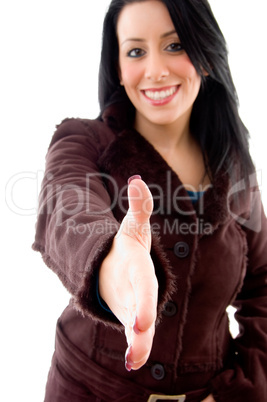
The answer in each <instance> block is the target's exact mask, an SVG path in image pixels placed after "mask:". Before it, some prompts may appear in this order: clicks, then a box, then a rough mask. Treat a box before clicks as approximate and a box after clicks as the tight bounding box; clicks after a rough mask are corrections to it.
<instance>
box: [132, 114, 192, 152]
mask: <svg viewBox="0 0 267 402" xmlns="http://www.w3.org/2000/svg"><path fill="white" fill-rule="evenodd" d="M134 127H135V129H136V130H137V131H138V132H139V133H140V134H141V135H142V136H143V137H144V138H145V139H146V140H147V141H148V142H150V144H152V145H153V146H154V148H155V149H157V150H158V151H159V152H164V153H165V152H167V153H172V152H173V151H175V150H177V149H179V148H184V146H185V144H188V142H190V139H191V137H192V136H191V134H190V128H189V120H188V117H187V116H185V117H184V118H183V117H181V118H180V119H179V121H176V122H174V123H172V124H168V125H161V124H154V123H152V122H150V121H149V120H146V119H143V118H142V117H141V118H140V115H139V114H137V115H136V118H135V124H134Z"/></svg>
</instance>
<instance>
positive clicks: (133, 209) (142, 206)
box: [116, 175, 153, 252]
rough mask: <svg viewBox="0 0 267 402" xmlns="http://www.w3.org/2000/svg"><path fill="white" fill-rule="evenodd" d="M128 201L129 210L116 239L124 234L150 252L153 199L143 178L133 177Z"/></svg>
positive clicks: (130, 181)
mask: <svg viewBox="0 0 267 402" xmlns="http://www.w3.org/2000/svg"><path fill="white" fill-rule="evenodd" d="M128 201H129V209H128V212H127V214H126V215H125V217H124V219H123V221H122V223H121V226H120V230H119V232H118V233H117V235H116V237H119V236H120V234H122V233H123V234H126V235H127V236H130V237H132V238H134V239H135V240H137V241H138V242H139V243H140V244H142V245H143V246H144V247H145V249H146V250H147V251H148V252H150V247H151V229H150V223H149V218H150V216H151V214H152V211H153V198H152V195H151V192H150V190H149V188H148V187H147V185H146V183H145V182H144V181H143V180H142V179H141V176H137V175H136V176H132V177H130V179H129V180H128Z"/></svg>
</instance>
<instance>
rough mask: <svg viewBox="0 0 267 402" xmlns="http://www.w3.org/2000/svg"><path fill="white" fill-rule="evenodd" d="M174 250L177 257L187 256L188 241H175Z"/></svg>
mask: <svg viewBox="0 0 267 402" xmlns="http://www.w3.org/2000/svg"><path fill="white" fill-rule="evenodd" d="M173 251H174V254H175V255H176V257H179V258H185V257H187V256H188V254H189V246H188V244H187V243H185V242H183V241H179V242H178V243H175V245H174V249H173Z"/></svg>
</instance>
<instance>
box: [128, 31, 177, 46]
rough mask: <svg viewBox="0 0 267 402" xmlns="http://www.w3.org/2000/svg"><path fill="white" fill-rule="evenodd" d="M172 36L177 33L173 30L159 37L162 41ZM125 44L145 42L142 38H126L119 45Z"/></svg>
mask: <svg viewBox="0 0 267 402" xmlns="http://www.w3.org/2000/svg"><path fill="white" fill-rule="evenodd" d="M173 34H176V35H177V32H176V30H175V29H173V30H172V31H169V32H165V33H164V34H162V35H161V36H160V38H161V39H163V38H166V37H168V36H170V35H173ZM177 36H178V35H177ZM125 42H145V39H142V38H127V39H125V40H124V41H123V42H122V43H121V45H123V44H124V43H125Z"/></svg>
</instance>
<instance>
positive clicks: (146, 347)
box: [126, 327, 155, 370]
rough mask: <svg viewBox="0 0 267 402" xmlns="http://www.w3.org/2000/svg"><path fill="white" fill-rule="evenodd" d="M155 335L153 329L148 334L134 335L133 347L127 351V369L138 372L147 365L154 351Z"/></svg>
mask: <svg viewBox="0 0 267 402" xmlns="http://www.w3.org/2000/svg"><path fill="white" fill-rule="evenodd" d="M154 333H155V329H154V327H151V328H149V330H148V331H146V332H142V333H140V334H139V335H137V334H134V335H133V337H132V343H131V346H130V348H128V349H127V355H126V363H127V366H126V368H127V369H128V370H129V369H133V370H138V369H139V368H140V367H142V366H143V365H144V364H145V363H146V361H147V359H148V357H149V355H150V352H151V349H152V344H153V337H154Z"/></svg>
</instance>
